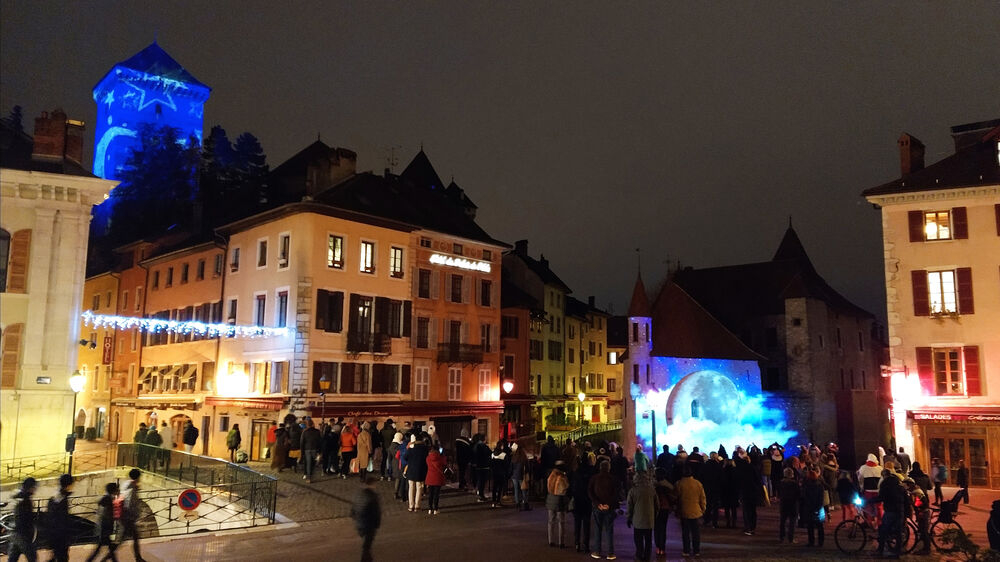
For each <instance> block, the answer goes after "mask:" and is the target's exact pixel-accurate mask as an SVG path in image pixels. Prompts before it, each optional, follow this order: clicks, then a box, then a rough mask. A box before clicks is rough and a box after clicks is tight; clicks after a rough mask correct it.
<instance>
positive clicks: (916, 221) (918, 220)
mask: <svg viewBox="0 0 1000 562" xmlns="http://www.w3.org/2000/svg"><path fill="white" fill-rule="evenodd" d="M906 216H907V218H908V219H909V222H910V242H923V241H924V212H923V211H910V212H909V213H907V215H906Z"/></svg>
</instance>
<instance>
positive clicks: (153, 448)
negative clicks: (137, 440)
mask: <svg viewBox="0 0 1000 562" xmlns="http://www.w3.org/2000/svg"><path fill="white" fill-rule="evenodd" d="M162 444H163V438H162V437H160V432H158V431H157V430H156V422H150V424H149V429H147V430H146V445H148V447H145V450H146V458H145V461H146V463H145V465H143V466H141V467H140V468H143V469H146V468H149V465H150V463H152V465H153V468H154V469H155V468H156V467H157V466H158V465H159V463H160V450H159V449H160V445H162Z"/></svg>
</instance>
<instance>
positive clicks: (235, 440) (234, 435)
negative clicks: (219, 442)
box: [226, 423, 243, 462]
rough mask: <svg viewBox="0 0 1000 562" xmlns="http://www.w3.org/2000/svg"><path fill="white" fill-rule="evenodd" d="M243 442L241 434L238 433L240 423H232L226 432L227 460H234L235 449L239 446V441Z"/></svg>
mask: <svg viewBox="0 0 1000 562" xmlns="http://www.w3.org/2000/svg"><path fill="white" fill-rule="evenodd" d="M242 442H243V436H241V435H240V424H238V423H234V424H233V427H232V428H231V429H230V430H229V433H228V434H226V448H227V449H229V462H236V451H237V450H238V449H239V448H240V443H242Z"/></svg>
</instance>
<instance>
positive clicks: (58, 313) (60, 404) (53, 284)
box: [0, 110, 117, 459]
mask: <svg viewBox="0 0 1000 562" xmlns="http://www.w3.org/2000/svg"><path fill="white" fill-rule="evenodd" d="M18 125H19V124H15V123H11V122H9V121H7V120H5V121H4V122H3V124H2V132H3V134H2V137H0V138H2V142H3V146H2V147H0V155H2V156H0V190H2V202H0V268H2V271H0V290H2V294H0V329H2V343H0V347H2V358H0V457H3V458H4V459H11V458H16V457H28V456H35V455H43V454H50V453H60V452H62V451H63V449H64V443H65V441H64V440H65V437H66V435H67V434H68V433H69V432H70V430H71V428H72V426H73V425H74V424H75V419H74V415H73V402H74V395H73V392H72V391H71V389H70V386H69V378H70V375H72V373H73V372H74V371H75V370H76V366H77V353H78V350H79V348H80V345H79V340H80V339H81V338H80V333H79V330H80V323H79V318H80V312H81V298H82V291H83V282H84V266H85V262H86V254H87V232H88V228H89V224H90V210H91V207H92V206H93V205H94V204H96V203H99V202H101V201H102V200H104V198H105V197H106V196H107V194H108V193H109V192H110V191H111V189H112V188H113V187H114V186H115V185H116V184H117V182H114V181H107V180H102V179H99V178H96V177H94V176H93V175H92V174H90V172H88V171H87V170H86V169H85V168H84V167H83V166H81V161H82V155H83V123H82V122H80V121H74V120H71V119H67V117H66V114H65V113H63V112H62V111H61V110H56V111H54V112H52V113H51V114H48V113H43V114H42V116H41V117H39V118H38V119H36V120H35V137H34V138H32V137H30V136H28V135H27V134H25V133H24V132H23V131H21V130H20V128H19V127H18ZM25 420H30V421H29V422H27V423H26V422H25Z"/></svg>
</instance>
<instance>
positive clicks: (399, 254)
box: [389, 246, 403, 279]
mask: <svg viewBox="0 0 1000 562" xmlns="http://www.w3.org/2000/svg"><path fill="white" fill-rule="evenodd" d="M389 275H390V276H391V277H395V278H396V279H402V278H403V249H402V248H397V247H395V246H393V247H392V248H390V249H389Z"/></svg>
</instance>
